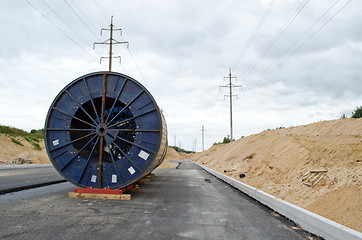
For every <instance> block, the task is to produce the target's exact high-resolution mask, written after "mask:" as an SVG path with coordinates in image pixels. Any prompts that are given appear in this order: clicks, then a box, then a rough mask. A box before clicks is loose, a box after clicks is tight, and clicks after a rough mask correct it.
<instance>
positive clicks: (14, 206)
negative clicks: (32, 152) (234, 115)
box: [0, 160, 314, 240]
mask: <svg viewBox="0 0 362 240" xmlns="http://www.w3.org/2000/svg"><path fill="white" fill-rule="evenodd" d="M180 163H181V164H180V165H179V167H178V168H177V169H156V170H154V173H155V174H156V176H155V177H154V178H153V179H152V181H151V182H147V183H146V184H144V185H140V191H139V192H136V193H132V199H131V200H130V201H119V200H90V199H70V198H68V197H67V192H69V191H72V190H73V188H74V186H72V185H71V184H69V183H61V184H56V185H52V186H47V187H41V188H35V189H31V190H26V191H21V192H16V193H12V194H5V195H2V196H0V214H1V224H0V239H148V240H150V239H167V240H169V239H208V240H209V239H228V240H229V239H253V240H255V239H314V237H313V236H311V235H310V234H309V233H307V232H305V231H304V230H301V229H300V228H298V227H297V226H295V225H294V224H293V223H292V222H290V221H288V220H286V219H285V218H284V217H281V216H279V215H278V214H276V213H274V212H273V211H272V210H270V209H269V208H267V207H265V206H263V205H261V204H259V203H258V202H256V201H255V200H253V199H251V198H249V197H248V196H246V195H245V194H243V193H241V192H239V191H238V190H236V189H234V188H232V187H231V186H229V185H226V184H225V183H224V182H222V181H220V180H218V179H216V178H215V177H213V176H212V175H210V174H209V173H207V172H206V171H205V170H203V169H202V168H200V167H199V166H197V165H196V164H194V163H192V162H191V161H189V160H183V161H180Z"/></svg>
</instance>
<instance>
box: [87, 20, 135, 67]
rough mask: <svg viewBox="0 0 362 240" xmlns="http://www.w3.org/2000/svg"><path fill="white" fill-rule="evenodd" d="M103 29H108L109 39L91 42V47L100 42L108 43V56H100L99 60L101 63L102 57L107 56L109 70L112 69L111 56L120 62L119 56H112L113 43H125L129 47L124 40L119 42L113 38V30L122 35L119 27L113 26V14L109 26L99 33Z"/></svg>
mask: <svg viewBox="0 0 362 240" xmlns="http://www.w3.org/2000/svg"><path fill="white" fill-rule="evenodd" d="M103 31H109V39H107V40H105V41H104V42H95V43H93V49H94V47H95V45H96V44H102V45H109V56H108V57H101V59H100V62H101V63H102V58H108V59H109V71H112V59H113V58H119V62H121V56H116V57H113V56H112V55H113V52H112V47H113V45H115V44H127V48H128V47H129V43H128V42H126V41H123V42H120V41H117V40H115V39H114V38H113V32H114V31H119V32H120V35H121V36H122V29H121V28H114V25H113V16H112V17H111V25H109V28H102V30H101V35H102V33H103Z"/></svg>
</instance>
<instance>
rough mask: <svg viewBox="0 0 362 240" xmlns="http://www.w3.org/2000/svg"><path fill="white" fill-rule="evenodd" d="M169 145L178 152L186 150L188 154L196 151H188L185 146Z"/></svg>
mask: <svg viewBox="0 0 362 240" xmlns="http://www.w3.org/2000/svg"><path fill="white" fill-rule="evenodd" d="M169 147H170V148H173V149H175V150H176V152H184V153H187V154H189V153H194V151H188V150H185V149H183V148H179V147H176V146H169Z"/></svg>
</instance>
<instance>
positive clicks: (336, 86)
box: [0, 0, 362, 151]
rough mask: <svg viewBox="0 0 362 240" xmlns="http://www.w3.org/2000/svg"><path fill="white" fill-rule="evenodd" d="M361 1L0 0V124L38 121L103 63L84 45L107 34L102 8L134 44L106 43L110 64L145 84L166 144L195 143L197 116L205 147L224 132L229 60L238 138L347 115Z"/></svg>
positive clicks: (361, 41)
mask: <svg viewBox="0 0 362 240" xmlns="http://www.w3.org/2000/svg"><path fill="white" fill-rule="evenodd" d="M74 3H76V5H75V4H74ZM346 4H347V5H346ZM345 5H346V6H345ZM344 6H345V7H344ZM35 8H36V9H38V11H37V10H36V9H35ZM72 9H73V10H74V11H75V12H76V13H77V14H78V16H77V15H76V14H75V13H74V12H73V10H72ZM79 10H81V11H79ZM361 10H362V1H358V0H352V1H348V0H339V1H338V0H337V1H329V0H328V1H327V0H322V1H308V0H298V1H297V0H279V1H276V0H263V1H261V0H259V1H255V0H226V1H219V0H198V1H195V0H192V1H191V0H182V1H181V0H179V1H176V0H174V1H169V0H168V1H166V0H154V1H149V0H132V1H131V0H123V1H116V0H51V1H50V0H43V1H42V0H27V1H26V0H15V1H5V0H2V1H1V7H0V32H1V38H0V84H1V94H0V110H1V111H0V124H2V125H10V126H14V127H18V128H22V129H25V130H28V131H29V130H31V129H33V128H36V129H39V128H43V126H44V121H45V117H46V114H47V111H48V108H49V106H50V104H51V103H52V101H53V99H54V98H55V97H56V95H57V94H58V93H59V91H61V90H62V89H63V88H64V87H65V86H66V85H67V84H68V83H69V82H71V81H73V80H74V79H76V78H78V77H80V76H82V75H84V74H87V73H90V72H95V71H100V70H106V69H107V64H106V61H104V62H103V64H102V65H100V64H99V57H100V56H106V55H107V49H106V48H105V47H101V46H97V47H96V49H95V50H93V49H92V44H93V42H99V41H103V40H104V39H106V36H100V29H101V28H106V27H108V25H109V24H110V23H109V20H110V15H111V14H112V15H114V24H115V25H116V27H119V28H122V29H123V36H122V37H121V36H119V35H116V36H115V38H116V39H118V40H123V41H129V44H130V45H129V47H130V53H131V54H130V53H129V52H128V51H127V48H126V46H117V47H115V51H114V52H115V55H121V57H122V65H120V64H119V63H116V61H115V62H114V67H113V71H117V72H121V73H125V74H127V75H129V76H131V77H133V78H135V79H137V80H138V81H139V82H141V83H142V84H143V85H144V86H145V87H146V88H147V89H148V90H149V91H150V92H151V94H152V95H153V96H154V98H155V99H156V101H157V103H158V105H159V106H160V107H161V108H162V109H163V111H164V115H165V117H166V121H167V126H168V136H169V145H174V143H175V136H176V145H177V146H181V147H182V148H185V149H188V150H193V148H194V145H193V144H194V141H195V139H196V144H197V148H196V150H197V151H200V150H201V148H202V146H201V127H202V125H204V126H205V130H206V131H205V149H207V148H209V147H210V146H211V145H212V144H213V143H214V142H219V141H222V139H223V137H225V136H227V135H229V134H230V120H229V116H230V115H229V100H228V98H227V97H225V98H224V95H226V94H228V90H227V89H225V88H221V89H219V86H221V85H226V84H227V83H228V82H226V81H223V78H224V76H227V75H228V71H229V68H230V67H232V75H233V76H237V81H235V79H234V84H236V85H242V90H241V89H240V88H239V89H238V88H235V89H234V93H233V94H237V95H238V98H236V97H235V98H234V99H233V103H234V104H233V113H234V116H233V123H234V138H235V139H239V138H240V137H242V136H247V135H250V134H254V133H258V132H260V131H263V130H265V129H275V128H276V127H281V126H283V127H289V126H297V125H301V124H307V123H311V122H316V121H321V120H330V119H338V118H339V117H340V116H341V115H342V114H343V113H345V114H346V115H347V116H350V115H351V112H352V111H353V110H355V109H356V107H357V106H361V105H362V14H361ZM39 11H40V12H41V13H39ZM334 15H335V16H334ZM333 16H334V17H333ZM49 20H50V21H51V22H50V21H49ZM132 56H133V58H132Z"/></svg>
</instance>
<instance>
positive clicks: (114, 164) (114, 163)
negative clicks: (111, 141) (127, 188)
mask: <svg viewBox="0 0 362 240" xmlns="http://www.w3.org/2000/svg"><path fill="white" fill-rule="evenodd" d="M107 147H108V150H109V155H111V159H112V163H113V166H114V169H115V171H116V173H117V175H118V177H119V179H120V180H121V179H122V178H121V175H119V172H118V171H117V165H116V162H115V161H114V157H113V153H112V149H111V148H110V147H109V145H108V144H107Z"/></svg>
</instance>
